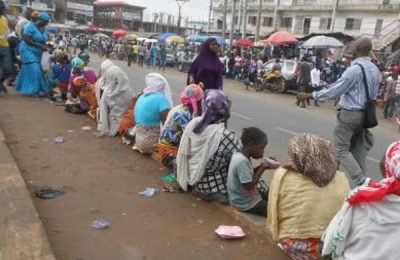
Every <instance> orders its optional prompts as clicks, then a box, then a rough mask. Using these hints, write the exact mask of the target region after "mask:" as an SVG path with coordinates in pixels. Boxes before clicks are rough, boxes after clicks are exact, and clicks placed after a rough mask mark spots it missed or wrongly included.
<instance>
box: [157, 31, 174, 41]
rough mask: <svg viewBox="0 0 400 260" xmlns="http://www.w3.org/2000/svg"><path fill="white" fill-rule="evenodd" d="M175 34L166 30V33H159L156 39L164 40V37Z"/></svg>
mask: <svg viewBox="0 0 400 260" xmlns="http://www.w3.org/2000/svg"><path fill="white" fill-rule="evenodd" d="M176 35H177V34H175V33H170V32H168V33H163V34H161V35H160V36H158V40H159V41H165V40H166V39H168V38H169V37H171V36H176Z"/></svg>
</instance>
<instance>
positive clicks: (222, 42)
mask: <svg viewBox="0 0 400 260" xmlns="http://www.w3.org/2000/svg"><path fill="white" fill-rule="evenodd" d="M210 37H212V38H214V39H216V40H217V43H218V44H219V45H226V41H225V39H224V38H222V37H221V36H214V35H211V36H210Z"/></svg>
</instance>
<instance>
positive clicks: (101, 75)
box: [96, 60, 114, 104]
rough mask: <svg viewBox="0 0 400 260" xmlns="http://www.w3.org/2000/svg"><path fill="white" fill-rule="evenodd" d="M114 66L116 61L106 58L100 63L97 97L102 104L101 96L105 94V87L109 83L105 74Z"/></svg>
mask: <svg viewBox="0 0 400 260" xmlns="http://www.w3.org/2000/svg"><path fill="white" fill-rule="evenodd" d="M112 66H114V63H113V62H112V61H110V60H105V61H103V62H102V63H101V65H100V70H99V79H98V80H97V82H96V98H97V103H98V104H100V99H101V96H102V95H103V92H104V89H105V87H106V85H107V82H106V77H105V75H106V73H107V70H108V69H109V68H111V67H112Z"/></svg>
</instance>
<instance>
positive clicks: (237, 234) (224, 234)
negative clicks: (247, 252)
mask: <svg viewBox="0 0 400 260" xmlns="http://www.w3.org/2000/svg"><path fill="white" fill-rule="evenodd" d="M215 233H217V235H218V236H220V237H221V238H222V239H238V238H243V237H245V236H246V234H245V233H244V231H243V229H242V228H241V227H239V226H224V225H221V226H219V227H218V228H217V229H216V230H215Z"/></svg>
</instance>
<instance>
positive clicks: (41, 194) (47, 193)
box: [36, 186, 65, 200]
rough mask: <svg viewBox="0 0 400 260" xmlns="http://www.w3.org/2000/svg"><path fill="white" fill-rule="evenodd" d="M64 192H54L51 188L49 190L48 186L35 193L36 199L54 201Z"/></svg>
mask: <svg viewBox="0 0 400 260" xmlns="http://www.w3.org/2000/svg"><path fill="white" fill-rule="evenodd" d="M64 193H65V192H64V191H62V190H56V189H53V188H50V187H48V186H43V187H42V188H41V189H40V190H38V191H37V192H36V197H38V198H40V199H45V200H46V199H54V198H57V197H59V196H61V195H63V194H64Z"/></svg>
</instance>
